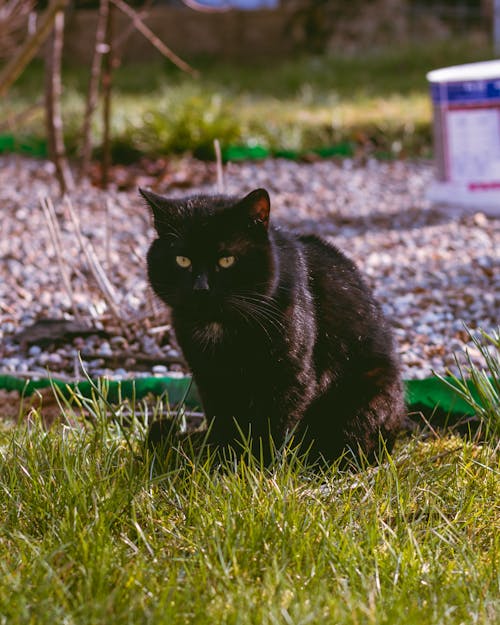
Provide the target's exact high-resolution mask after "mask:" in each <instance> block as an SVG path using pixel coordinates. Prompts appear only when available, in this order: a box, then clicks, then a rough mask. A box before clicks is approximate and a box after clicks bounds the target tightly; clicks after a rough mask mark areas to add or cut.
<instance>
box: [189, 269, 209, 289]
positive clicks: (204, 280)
mask: <svg viewBox="0 0 500 625" xmlns="http://www.w3.org/2000/svg"><path fill="white" fill-rule="evenodd" d="M209 289H210V287H209V286H208V277H207V274H206V273H200V274H198V275H197V276H196V278H195V279H194V282H193V291H208V290H209Z"/></svg>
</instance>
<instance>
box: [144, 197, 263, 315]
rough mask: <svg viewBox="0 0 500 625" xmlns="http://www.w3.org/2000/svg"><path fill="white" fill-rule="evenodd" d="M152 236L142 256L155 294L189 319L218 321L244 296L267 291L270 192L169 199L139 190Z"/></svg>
mask: <svg viewBox="0 0 500 625" xmlns="http://www.w3.org/2000/svg"><path fill="white" fill-rule="evenodd" d="M139 191H140V193H141V195H142V196H143V197H144V199H145V200H146V201H147V203H148V205H149V206H150V208H151V210H152V214H153V219H154V226H155V229H156V233H157V235H158V236H157V238H156V239H155V240H154V241H153V243H152V245H151V247H150V249H149V252H148V256H147V262H148V275H149V280H150V282H151V285H152V287H153V289H154V291H155V293H156V294H157V295H158V296H159V297H160V298H161V299H162V300H163V301H164V302H165V303H167V304H168V305H170V306H171V307H172V308H173V309H174V310H176V309H178V310H179V311H182V314H183V315H185V316H187V317H190V318H194V319H206V320H220V319H223V318H224V317H225V316H227V315H228V314H231V312H234V311H235V310H236V309H238V306H242V305H243V304H242V302H243V298H246V299H247V300H248V298H252V297H253V296H257V297H258V296H263V295H266V294H267V293H268V291H269V289H270V285H271V283H272V281H273V276H274V257H273V251H272V246H271V244H270V242H269V233H268V227H269V211H270V200H269V194H268V193H267V191H265V190H264V189H256V190H255V191H252V192H251V193H249V194H248V195H246V196H245V197H244V198H235V197H229V196H221V195H218V196H209V195H200V196H192V197H187V198H182V199H169V198H166V197H163V196H160V195H157V194H156V193H153V192H151V191H145V190H143V189H140V190H139Z"/></svg>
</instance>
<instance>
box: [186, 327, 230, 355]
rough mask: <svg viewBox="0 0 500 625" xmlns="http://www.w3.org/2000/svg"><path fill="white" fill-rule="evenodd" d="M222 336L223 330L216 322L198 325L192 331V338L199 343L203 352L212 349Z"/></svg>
mask: <svg viewBox="0 0 500 625" xmlns="http://www.w3.org/2000/svg"><path fill="white" fill-rule="evenodd" d="M223 336H224V328H223V326H222V324H221V323H220V322H218V321H210V322H208V323H205V324H200V325H198V326H196V327H195V329H194V330H193V338H194V339H195V340H196V341H198V342H199V343H200V347H201V349H202V350H203V351H205V350H206V349H208V348H209V347H211V348H213V347H214V346H215V344H216V343H219V342H220V341H221V340H222V338H223Z"/></svg>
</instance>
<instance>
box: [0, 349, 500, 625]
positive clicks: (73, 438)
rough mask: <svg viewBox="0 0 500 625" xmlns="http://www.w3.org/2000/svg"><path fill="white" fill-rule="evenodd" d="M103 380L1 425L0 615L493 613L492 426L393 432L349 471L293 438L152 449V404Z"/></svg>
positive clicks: (258, 618)
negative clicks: (374, 461)
mask: <svg viewBox="0 0 500 625" xmlns="http://www.w3.org/2000/svg"><path fill="white" fill-rule="evenodd" d="M491 358H492V360H491V363H493V365H494V366H493V369H492V371H493V370H494V368H495V367H497V366H498V360H497V359H498V354H492V355H491ZM491 363H490V364H491ZM474 373H478V372H477V371H475V372H474ZM479 378H481V376H479ZM479 378H478V379H479ZM481 379H482V378H481ZM493 382H494V383H495V384H496V383H497V382H498V377H494V378H493ZM105 395H106V384H105V383H102V384H101V385H100V386H99V387H95V390H94V398H93V399H88V398H87V399H84V398H83V397H81V396H80V397H78V394H77V395H76V396H75V395H74V396H73V397H72V399H71V400H67V401H64V400H63V399H62V397H61V410H62V411H63V412H64V415H65V418H64V419H63V423H64V424H61V425H56V426H54V427H53V428H52V429H50V430H48V431H47V430H46V429H45V428H44V427H43V426H42V423H41V419H40V417H39V415H38V413H37V412H36V411H35V412H32V414H31V416H30V419H29V420H28V421H23V422H21V423H20V424H18V425H16V426H10V427H7V426H4V427H3V428H2V429H1V430H0V515H1V518H2V523H1V524H0V623H5V624H7V623H8V624H9V625H10V624H18V623H19V624H21V623H22V624H25V623H26V624H27V623H37V624H38V623H42V624H44V623H47V624H53V623H54V622H57V623H60V622H61V623H62V622H64V623H71V624H77V623H81V624H84V623H85V624H86V623H103V622H112V623H113V624H115V623H116V624H121V623H130V624H132V623H134V624H136V623H155V624H156V623H165V624H167V623H169V624H170V623H174V624H175V623H179V624H184V623H207V624H212V623H242V624H246V623H249V624H250V623H259V624H261V623H262V624H264V625H267V624H269V625H271V624H275V623H286V624H288V623H294V624H295V623H297V624H299V623H318V624H320V623H321V624H322V623H339V624H343V623H345V624H353V625H354V624H358V623H373V624H377V625H378V624H380V623H387V624H393V623H401V624H404V625H406V624H408V623H410V624H413V623H414V624H421V623H447V624H448V623H449V624H455V623H456V624H457V625H458V624H461V623H479V624H484V625H486V624H491V623H494V622H496V621H497V620H498V611H499V602H498V597H499V596H500V595H499V593H500V588H499V582H500V577H499V568H498V565H499V561H500V560H499V554H500V514H499V511H500V454H499V443H498V437H497V436H496V435H493V434H494V433H493V431H492V430H489V431H488V432H489V436H488V438H487V440H486V441H483V442H477V441H476V442H474V441H472V440H464V439H461V438H459V437H456V436H452V435H437V434H435V435H433V436H431V437H427V438H424V437H422V436H421V435H419V436H414V437H412V438H410V437H409V436H406V437H402V438H401V440H400V441H399V442H398V444H397V446H396V449H395V451H394V453H393V454H392V455H391V456H389V455H387V454H386V455H385V456H383V457H382V458H381V462H380V464H379V465H377V466H362V465H358V466H357V467H354V468H353V469H350V470H345V469H344V470H341V469H340V468H339V467H338V466H336V465H333V466H330V467H319V468H316V469H315V470H313V469H312V468H311V467H308V466H307V463H306V462H304V459H303V458H300V457H298V456H297V454H296V453H294V449H293V444H291V446H290V448H289V449H288V450H284V451H282V452H281V453H280V454H277V455H276V459H275V461H274V463H273V464H272V465H271V466H270V467H267V468H266V467H263V466H262V465H261V463H260V462H259V461H257V460H255V459H253V458H252V457H249V456H248V455H246V456H245V457H243V458H242V459H240V460H239V461H238V462H236V461H234V460H233V461H227V462H222V463H221V461H220V459H218V458H217V457H216V456H214V455H213V454H212V455H210V454H207V453H198V452H196V451H195V450H190V451H189V450H187V451H186V449H185V448H184V449H183V448H179V449H177V448H176V447H175V446H172V447H170V448H168V449H167V450H166V452H165V456H162V457H161V458H157V457H156V456H151V455H150V453H149V452H148V451H147V450H146V448H145V444H144V440H145V437H146V431H147V421H148V420H150V419H152V418H155V411H159V412H160V413H161V412H162V411H163V410H164V409H165V405H164V404H162V403H161V402H158V403H156V407H154V408H153V410H152V412H151V410H150V411H149V412H148V411H146V410H145V408H144V405H143V404H137V405H134V403H133V402H132V403H131V404H128V405H127V408H126V410H124V411H120V410H119V409H116V408H115V409H112V408H111V406H110V405H109V404H108V403H107V401H106V399H105ZM78 406H81V407H83V408H84V409H85V413H86V417H83V416H79V412H80V408H78ZM495 409H496V410H498V406H496V408H495V406H494V405H493V404H491V405H490V406H489V410H490V412H491V411H492V410H495ZM110 410H111V414H110ZM490 412H488V415H489V416H488V418H490V417H491V414H490ZM496 418H498V414H496Z"/></svg>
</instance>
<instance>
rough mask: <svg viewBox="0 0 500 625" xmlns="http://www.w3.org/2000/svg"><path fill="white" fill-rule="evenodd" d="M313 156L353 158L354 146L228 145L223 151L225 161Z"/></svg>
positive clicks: (349, 144) (345, 143) (350, 144)
mask: <svg viewBox="0 0 500 625" xmlns="http://www.w3.org/2000/svg"><path fill="white" fill-rule="evenodd" d="M311 154H314V155H316V156H319V157H321V158H330V157H332V156H343V157H346V156H353V155H354V145H353V144H352V143H351V142H348V141H346V142H343V143H338V144H336V145H328V146H321V147H318V148H313V149H311V150H286V149H279V148H278V149H270V148H265V147H264V146H262V145H254V146H248V145H228V146H226V147H225V148H223V149H222V158H223V160H224V161H248V160H250V161H255V160H262V159H264V158H269V157H275V158H288V159H291V160H300V159H302V158H304V157H306V156H309V155H311Z"/></svg>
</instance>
